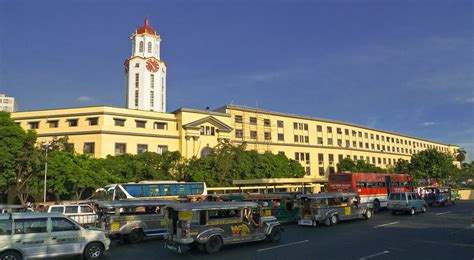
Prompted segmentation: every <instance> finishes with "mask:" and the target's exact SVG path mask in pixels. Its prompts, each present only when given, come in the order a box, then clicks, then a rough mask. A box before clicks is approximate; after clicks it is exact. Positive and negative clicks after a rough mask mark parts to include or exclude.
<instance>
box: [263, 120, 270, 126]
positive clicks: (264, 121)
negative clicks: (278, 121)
mask: <svg viewBox="0 0 474 260" xmlns="http://www.w3.org/2000/svg"><path fill="white" fill-rule="evenodd" d="M263 125H264V126H270V125H271V121H270V119H263Z"/></svg>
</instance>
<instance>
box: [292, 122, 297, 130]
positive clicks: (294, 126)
mask: <svg viewBox="0 0 474 260" xmlns="http://www.w3.org/2000/svg"><path fill="white" fill-rule="evenodd" d="M293 129H295V130H298V123H296V122H295V123H293Z"/></svg>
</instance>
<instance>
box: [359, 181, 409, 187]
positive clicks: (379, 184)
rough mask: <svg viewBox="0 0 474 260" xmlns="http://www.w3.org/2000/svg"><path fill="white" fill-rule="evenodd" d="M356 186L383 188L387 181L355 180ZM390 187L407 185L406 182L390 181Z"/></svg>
mask: <svg viewBox="0 0 474 260" xmlns="http://www.w3.org/2000/svg"><path fill="white" fill-rule="evenodd" d="M356 186H357V188H385V187H387V183H386V182H383V181H379V182H357V183H356ZM390 187H408V182H390Z"/></svg>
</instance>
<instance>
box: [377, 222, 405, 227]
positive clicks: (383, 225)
mask: <svg viewBox="0 0 474 260" xmlns="http://www.w3.org/2000/svg"><path fill="white" fill-rule="evenodd" d="M398 223H400V222H391V223H387V224H382V225H378V226H375V227H374V228H379V227H385V226H390V225H395V224H398Z"/></svg>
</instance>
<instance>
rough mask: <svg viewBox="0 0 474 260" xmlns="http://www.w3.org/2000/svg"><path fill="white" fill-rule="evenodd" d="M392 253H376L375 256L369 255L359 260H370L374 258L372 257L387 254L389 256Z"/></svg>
mask: <svg viewBox="0 0 474 260" xmlns="http://www.w3.org/2000/svg"><path fill="white" fill-rule="evenodd" d="M388 253H390V251H387V250H385V251H383V252H380V253H376V254H373V255H368V256H364V257H361V258H359V260H365V259H369V258H372V257H376V256H379V255H385V254H388Z"/></svg>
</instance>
